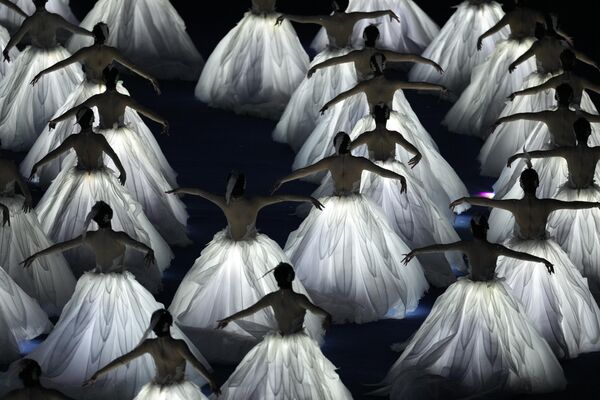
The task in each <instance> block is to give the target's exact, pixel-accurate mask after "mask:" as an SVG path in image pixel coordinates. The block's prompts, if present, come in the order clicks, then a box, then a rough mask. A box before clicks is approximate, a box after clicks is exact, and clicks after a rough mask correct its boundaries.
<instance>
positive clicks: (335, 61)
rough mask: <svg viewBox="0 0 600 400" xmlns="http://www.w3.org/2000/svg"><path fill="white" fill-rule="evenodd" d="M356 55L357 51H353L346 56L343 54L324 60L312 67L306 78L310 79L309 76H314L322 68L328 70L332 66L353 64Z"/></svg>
mask: <svg viewBox="0 0 600 400" xmlns="http://www.w3.org/2000/svg"><path fill="white" fill-rule="evenodd" d="M357 53H358V51H357V50H354V51H351V52H350V53H348V54H344V55H343V56H339V57H333V58H330V59H328V60H325V61H323V62H321V63H319V64H317V65H314V66H312V67H311V68H310V69H309V70H308V77H309V78H310V77H311V76H313V75H314V73H315V72H317V71H318V70H320V69H323V68H328V67H333V66H334V65H339V64H346V63H349V62H354V61H356V60H357V58H358V55H357Z"/></svg>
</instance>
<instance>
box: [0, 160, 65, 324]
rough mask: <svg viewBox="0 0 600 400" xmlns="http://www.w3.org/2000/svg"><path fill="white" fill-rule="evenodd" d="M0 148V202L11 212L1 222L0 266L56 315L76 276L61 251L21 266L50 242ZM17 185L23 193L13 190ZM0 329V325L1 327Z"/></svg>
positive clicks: (24, 185)
mask: <svg viewBox="0 0 600 400" xmlns="http://www.w3.org/2000/svg"><path fill="white" fill-rule="evenodd" d="M1 153H2V152H1V151H0V203H2V204H4V206H5V207H7V209H8V214H5V217H8V216H9V215H10V224H2V223H0V268H4V270H6V272H7V273H8V275H10V277H11V278H12V279H13V280H14V281H15V282H16V283H17V284H18V285H19V287H21V289H23V290H24V291H25V292H26V293H27V294H28V295H29V296H31V297H33V298H35V299H36V300H37V301H38V303H39V304H40V305H41V306H42V308H43V309H44V310H45V311H46V312H47V313H48V314H49V315H50V316H52V317H57V316H59V315H60V312H61V310H62V308H63V307H64V305H65V304H67V301H69V299H70V298H71V295H72V294H73V291H74V290H75V277H74V276H73V274H72V273H71V269H70V268H69V265H68V264H67V261H66V260H65V259H64V257H63V256H62V255H60V254H57V255H55V256H52V257H50V258H47V259H44V260H39V261H37V262H36V263H35V264H34V265H33V267H32V268H31V269H29V270H24V269H23V267H22V266H21V265H20V263H21V261H23V259H24V258H25V257H27V256H28V255H29V254H31V253H35V252H36V251H39V250H41V249H44V248H46V247H48V246H50V245H52V243H51V242H50V240H49V239H48V237H47V236H46V234H45V233H44V230H43V229H42V227H41V225H40V222H39V220H38V217H37V214H36V212H35V211H33V210H31V203H32V200H31V193H30V192H29V188H28V187H27V184H26V183H25V182H24V181H23V178H22V177H21V175H20V174H19V171H18V170H17V166H16V165H15V163H14V162H12V161H10V160H8V159H5V158H4V157H3V155H2V154H1ZM15 186H18V187H19V189H20V190H21V193H22V195H17V194H16V193H15ZM0 330H1V329H0Z"/></svg>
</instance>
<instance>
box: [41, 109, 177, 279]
mask: <svg viewBox="0 0 600 400" xmlns="http://www.w3.org/2000/svg"><path fill="white" fill-rule="evenodd" d="M93 122H94V112H93V111H92V110H91V109H89V108H87V107H83V108H81V109H80V110H79V111H78V112H77V123H78V124H79V126H80V127H81V132H80V133H77V134H73V135H71V136H69V137H68V138H67V139H65V141H64V142H63V143H62V144H61V145H60V146H58V147H57V148H56V149H55V150H53V151H52V152H50V153H49V154H48V155H46V157H44V158H43V159H41V160H40V161H38V162H37V163H36V164H35V165H34V166H33V169H32V171H31V174H32V175H35V173H36V171H37V169H38V168H39V167H41V166H42V165H44V164H45V163H46V162H48V161H51V160H53V159H54V158H56V157H58V156H60V155H62V154H64V153H66V152H68V151H70V150H73V151H75V154H76V162H75V163H73V164H72V166H71V167H67V168H64V169H63V171H62V172H61V173H60V174H59V175H58V177H57V178H56V179H55V180H54V182H52V185H50V188H49V189H48V190H47V191H46V193H45V195H44V197H42V199H41V200H40V202H39V204H38V206H37V209H36V210H37V212H38V215H39V216H40V221H41V224H42V227H43V228H44V231H45V232H47V233H48V235H49V236H50V237H51V238H53V239H54V240H55V241H57V242H64V241H67V240H71V239H73V238H75V237H77V236H78V235H79V233H80V232H81V231H82V230H83V227H84V225H85V223H86V222H85V219H84V218H85V215H86V210H89V209H90V208H91V207H92V206H93V205H94V203H95V202H97V201H99V200H102V201H105V202H107V203H109V204H111V206H112V207H113V209H114V210H115V221H114V225H115V228H116V229H119V230H123V231H124V232H126V233H127V234H128V235H130V236H131V237H133V238H134V239H136V240H138V241H140V242H143V243H147V244H148V245H149V246H151V247H152V248H153V249H155V251H156V255H157V257H158V261H157V266H158V269H157V268H153V269H152V270H150V271H147V269H146V268H144V261H143V259H142V258H141V257H139V256H138V255H137V254H128V257H127V259H126V263H127V265H128V268H129V269H130V270H131V271H132V272H133V273H134V275H136V278H137V279H138V280H139V281H140V282H141V283H142V284H143V285H145V286H146V287H148V288H149V289H150V290H157V289H158V288H159V286H160V272H162V271H163V270H165V269H166V268H167V267H168V266H169V264H170V262H171V259H172V258H173V253H172V252H171V249H170V248H169V246H168V245H167V243H166V242H165V241H164V239H163V238H162V237H161V236H160V234H159V233H158V232H157V231H156V230H155V229H154V227H153V226H152V224H151V223H150V221H148V219H147V218H146V215H145V214H144V211H143V210H142V207H141V206H140V204H139V203H137V202H136V201H135V200H134V199H133V198H132V197H131V195H130V194H129V193H128V191H127V190H126V189H125V188H123V187H121V185H124V184H125V183H126V179H127V174H126V172H125V169H124V168H123V165H121V161H120V159H119V157H118V156H117V154H116V153H115V151H114V150H113V149H112V147H111V146H110V145H109V144H108V142H107V139H106V138H105V137H104V136H102V135H100V134H97V133H95V132H94V130H93V129H92V125H93ZM104 155H106V156H107V157H109V158H110V159H112V161H113V163H114V164H115V165H116V167H117V169H118V171H119V174H120V175H119V181H120V183H121V185H119V182H117V179H116V177H115V176H114V173H113V171H112V170H111V169H109V168H107V167H105V166H104V162H103V157H104ZM142 172H143V171H141V170H140V171H135V173H138V174H141V173H142ZM66 256H67V259H68V260H69V261H70V263H71V266H72V267H73V268H74V271H75V272H76V274H77V275H81V274H82V273H83V272H84V271H86V270H88V269H89V268H90V267H91V266H93V265H94V258H93V257H92V255H91V254H90V253H89V252H87V251H85V249H83V248H77V249H73V250H72V251H69V252H68V253H67V254H66Z"/></svg>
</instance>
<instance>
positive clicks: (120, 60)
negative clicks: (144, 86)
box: [112, 49, 160, 94]
mask: <svg viewBox="0 0 600 400" xmlns="http://www.w3.org/2000/svg"><path fill="white" fill-rule="evenodd" d="M112 56H113V59H114V60H115V61H116V62H118V63H119V64H121V65H123V66H125V67H127V68H128V69H129V70H131V71H133V72H135V73H136V74H138V75H139V76H141V77H143V78H146V79H147V80H149V81H150V83H152V86H153V87H154V90H155V91H156V93H158V94H160V88H159V86H158V81H157V80H156V78H154V77H153V76H152V75H150V73H148V72H146V71H145V70H144V69H143V68H141V67H139V66H138V65H136V64H134V63H132V62H131V61H129V60H128V59H127V58H125V57H124V56H123V54H121V52H120V51H119V50H117V49H114V50H113V52H112Z"/></svg>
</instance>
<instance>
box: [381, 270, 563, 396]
mask: <svg viewBox="0 0 600 400" xmlns="http://www.w3.org/2000/svg"><path fill="white" fill-rule="evenodd" d="M519 262H520V261H519ZM537 267H539V269H541V270H542V272H543V273H547V271H546V269H545V268H544V266H543V265H541V266H540V265H536V268H537ZM518 268H521V269H528V268H533V267H529V266H524V265H523V266H519V267H518ZM384 384H385V388H384V391H385V392H386V393H389V396H390V398H391V399H392V400H409V399H431V400H433V399H439V398H451V399H455V398H469V395H473V394H482V393H486V394H491V393H494V392H497V391H502V392H508V393H511V392H512V393H521V392H530V393H531V392H533V393H547V392H552V391H558V390H562V389H564V387H565V386H566V381H565V377H564V375H563V371H562V368H561V366H560V364H559V363H558V360H557V359H556V357H555V356H554V354H553V353H552V351H551V349H550V347H549V346H548V343H546V341H545V340H544V339H543V338H542V337H541V336H540V335H539V334H538V333H537V331H536V329H535V328H534V326H533V325H532V324H531V322H530V321H529V320H528V318H527V316H526V315H525V313H524V310H523V306H522V305H521V304H520V303H519V301H518V300H517V299H515V298H514V296H513V295H512V294H511V293H510V291H509V290H508V288H507V286H506V283H505V282H504V281H503V280H502V279H498V278H494V279H492V280H490V281H487V282H481V281H472V280H470V279H468V278H461V279H459V280H458V282H456V283H455V284H453V285H452V286H450V287H449V288H448V289H447V290H446V292H445V293H444V294H443V295H442V296H440V297H439V298H438V299H437V300H436V302H435V304H434V305H433V309H432V310H431V312H430V313H429V315H428V316H427V319H426V320H425V322H423V324H422V325H421V327H420V328H419V330H418V331H417V332H416V333H415V334H414V335H413V336H412V337H411V339H410V340H409V342H408V345H407V346H406V348H405V350H404V351H403V353H402V355H401V356H400V358H399V359H398V360H397V361H396V363H395V364H394V366H393V367H392V368H391V370H390V371H389V373H388V375H387V377H386V378H385V380H384Z"/></svg>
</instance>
